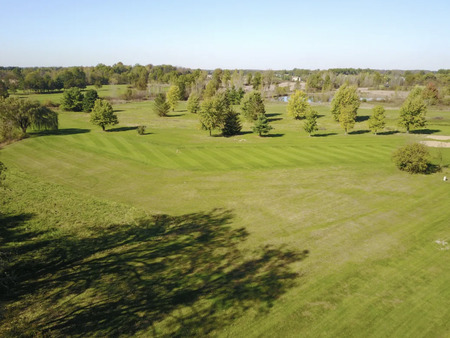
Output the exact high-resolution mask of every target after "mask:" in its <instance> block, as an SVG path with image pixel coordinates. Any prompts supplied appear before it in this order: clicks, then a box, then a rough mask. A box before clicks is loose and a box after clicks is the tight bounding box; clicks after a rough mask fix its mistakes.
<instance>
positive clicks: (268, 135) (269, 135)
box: [262, 133, 284, 137]
mask: <svg viewBox="0 0 450 338" xmlns="http://www.w3.org/2000/svg"><path fill="white" fill-rule="evenodd" d="M283 136H284V134H280V133H278V134H267V135H263V136H262V137H283Z"/></svg>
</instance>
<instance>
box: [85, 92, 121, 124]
mask: <svg viewBox="0 0 450 338" xmlns="http://www.w3.org/2000/svg"><path fill="white" fill-rule="evenodd" d="M91 123H92V124H94V125H96V126H100V127H102V130H103V131H105V130H106V129H105V127H106V126H109V125H115V124H118V123H119V120H118V119H117V115H116V114H114V110H113V107H112V106H111V104H110V103H109V102H108V101H106V100H102V99H97V100H96V101H95V104H94V108H92V112H91Z"/></svg>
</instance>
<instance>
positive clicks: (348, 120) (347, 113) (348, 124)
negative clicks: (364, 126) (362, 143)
mask: <svg viewBox="0 0 450 338" xmlns="http://www.w3.org/2000/svg"><path fill="white" fill-rule="evenodd" d="M355 119H356V117H355V115H354V111H353V107H351V106H344V107H342V108H341V113H340V114H339V123H340V124H341V127H342V128H343V129H344V131H345V134H347V133H348V131H349V130H350V129H353V127H354V126H355Z"/></svg>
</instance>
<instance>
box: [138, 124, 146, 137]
mask: <svg viewBox="0 0 450 338" xmlns="http://www.w3.org/2000/svg"><path fill="white" fill-rule="evenodd" d="M145 129H147V126H138V127H137V132H138V134H139V135H144V133H145Z"/></svg>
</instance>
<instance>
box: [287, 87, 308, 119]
mask: <svg viewBox="0 0 450 338" xmlns="http://www.w3.org/2000/svg"><path fill="white" fill-rule="evenodd" d="M310 110H311V106H310V104H309V103H308V95H306V93H305V92H303V91H301V90H296V91H295V93H294V94H292V95H291V97H290V99H289V102H288V106H287V112H288V114H289V115H290V116H292V117H293V118H294V119H296V120H299V119H302V118H305V117H306V115H307V114H308V112H309V111H310Z"/></svg>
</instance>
